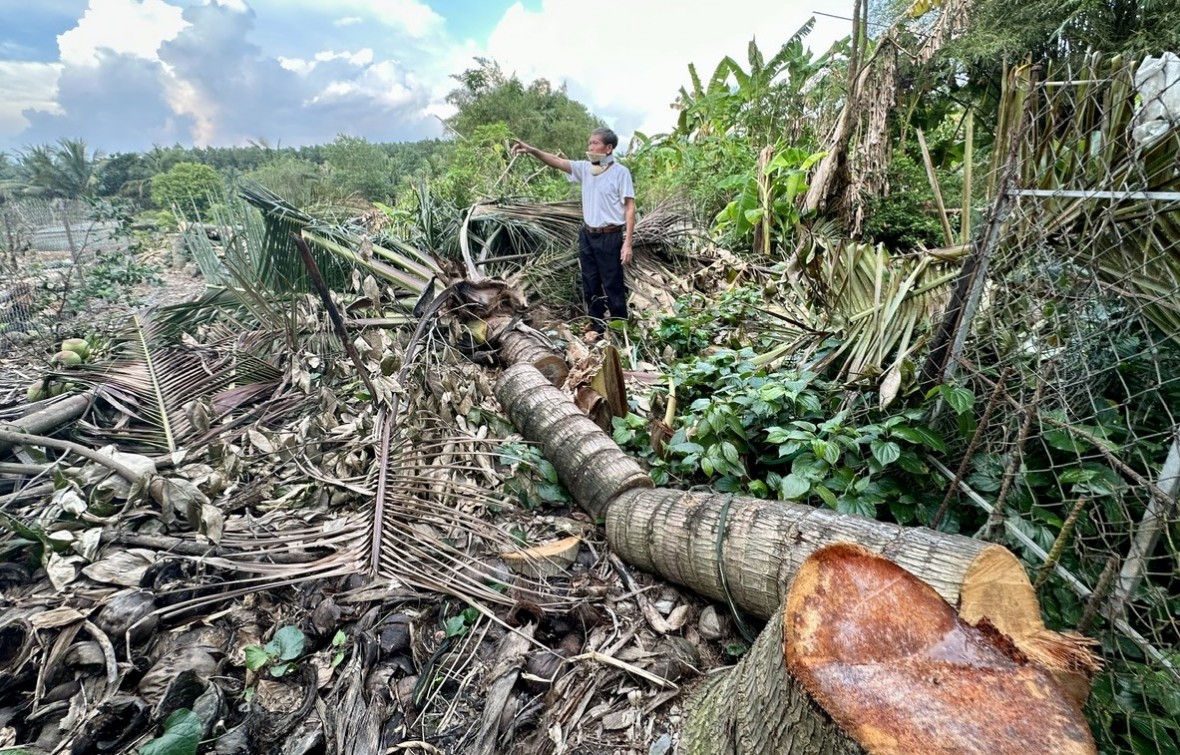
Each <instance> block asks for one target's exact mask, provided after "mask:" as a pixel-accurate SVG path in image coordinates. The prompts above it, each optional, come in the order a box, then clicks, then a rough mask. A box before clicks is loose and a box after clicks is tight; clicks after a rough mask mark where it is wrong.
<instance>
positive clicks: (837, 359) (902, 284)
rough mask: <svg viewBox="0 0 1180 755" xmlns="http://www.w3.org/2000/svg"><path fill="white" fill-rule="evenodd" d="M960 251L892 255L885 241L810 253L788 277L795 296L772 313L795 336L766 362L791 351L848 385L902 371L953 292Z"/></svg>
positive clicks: (795, 355) (786, 298) (784, 300)
mask: <svg viewBox="0 0 1180 755" xmlns="http://www.w3.org/2000/svg"><path fill="white" fill-rule="evenodd" d="M956 253H958V254H961V250H958V249H956V250H935V251H933V252H921V253H916V254H910V255H891V254H889V253H888V252H887V251H886V250H885V248H884V247H882V246H875V247H874V246H872V245H870V244H856V243H852V242H850V243H847V244H845V245H844V246H843V247H837V248H835V249H832V250H823V251H816V252H813V253H811V254H809V255H808V260H809V261H808V263H807V266H805V267H803V268H800V269H799V271H797V272H796V274H795V276H794V277H792V276H788V282H789V285H791V287H792V289H793V290H794V292H795V293H796V296H793V297H784V298H783V300H782V301H780V302H779V303H778V306H777V307H774V308H771V309H769V310H768V311H769V312H770V313H771V314H773V315H775V316H777V317H778V318H779V319H780V320H781V321H782V322H783V328H784V329H785V330H786V331H787V332H788V333H792V334H793V336H794V337H793V339H792V340H790V341H787V342H785V343H784V344H783V345H782V346H781V347H779V348H778V349H776V350H774V351H773V352H771V353H770V354H768V355H765V356H764V357H763V358H762V360H761V361H769V360H772V359H776V358H778V357H780V356H783V355H786V354H792V355H794V357H795V358H798V359H799V360H800V361H804V362H807V363H808V367H809V368H810V369H815V370H829V369H830V370H833V372H834V374H833V377H834V378H835V379H839V380H844V381H848V382H860V381H866V380H873V379H878V378H881V377H882V376H883V375H885V374H886V373H888V372H891V371H896V370H900V369H901V365H902V363H903V361H904V360H905V359H906V358H907V357H909V356H910V355H911V354H912V353H913V352H914V351H915V350H916V349H917V348H919V347H920V346H921V344H922V343H923V342H924V340H925V337H926V327H927V323H928V322H929V320H930V317H931V316H932V315H933V314H935V313H937V312H939V311H941V308H942V306H943V304H944V300H945V298H946V297H947V296H948V295H949V285H948V284H950V282H951V281H953V280H954V277H955V275H956V273H957V270H958V264H957V262H955V261H953V258H954V257H955V256H956ZM948 260H950V261H948ZM803 270H806V271H807V273H806V276H805V277H804V276H803V275H802V271H803ZM800 294H802V295H800ZM832 337H835V341H836V343H835V345H834V346H833V345H832V344H831V342H830V341H829V339H831V338H832Z"/></svg>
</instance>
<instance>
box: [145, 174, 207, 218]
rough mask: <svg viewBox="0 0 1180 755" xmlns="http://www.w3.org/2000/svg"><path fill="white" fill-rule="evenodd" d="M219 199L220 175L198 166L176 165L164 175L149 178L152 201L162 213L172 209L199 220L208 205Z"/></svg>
mask: <svg viewBox="0 0 1180 755" xmlns="http://www.w3.org/2000/svg"><path fill="white" fill-rule="evenodd" d="M221 195H222V180H221V174H220V173H218V172H217V171H216V170H214V169H213V168H211V167H209V166H208V165H201V164H200V163H177V164H176V165H173V166H172V169H171V170H169V171H168V172H167V173H160V174H157V175H156V176H154V177H153V178H152V201H153V202H154V203H156V204H157V205H159V206H160V207H162V208H164V209H173V208H176V209H177V210H179V211H180V212H181V213H184V214H186V215H187V214H188V213H190V212H192V213H193V214H195V215H196V216H197V217H198V218H203V215H204V213H205V211H206V210H208V209H209V206H210V204H212V203H213V202H214V201H215V200H217V199H219V198H220V197H221Z"/></svg>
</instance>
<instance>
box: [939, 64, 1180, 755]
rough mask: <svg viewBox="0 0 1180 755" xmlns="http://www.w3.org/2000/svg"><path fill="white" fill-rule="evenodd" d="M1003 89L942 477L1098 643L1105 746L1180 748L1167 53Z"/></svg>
mask: <svg viewBox="0 0 1180 755" xmlns="http://www.w3.org/2000/svg"><path fill="white" fill-rule="evenodd" d="M1166 62H1167V61H1166ZM1137 70H1138V72H1139V75H1138V76H1136V71H1137ZM1161 71H1163V73H1162V74H1161V73H1160V72H1161ZM1149 73H1150V74H1151V76H1154V79H1151V80H1149V76H1148V74H1149ZM1009 84H1010V85H1009V87H1008V90H1007V92H1006V95H1005V97H1006V103H1005V105H1006V107H1008V108H1010V111H1011V112H1017V111H1020V112H1023V117H1022V118H1020V119H1019V124H1020V125H1013V126H1012V127H1011V129H1010V130H1009V131H1007V132H1006V133H1001V134H999V135H998V136H997V146H996V150H997V152H998V153H1003V154H1005V155H1006V157H1007V165H1008V170H1007V171H1006V175H1007V180H1006V181H1002V182H1001V184H1000V189H999V191H1000V199H997V200H996V203H995V212H997V213H998V214H999V216H1000V217H998V218H997V220H998V221H1001V222H1000V225H999V226H998V228H999V232H998V233H996V234H994V235H993V236H991V237H986V238H984V240H983V241H981V242H980V243H979V245H978V246H977V249H976V262H977V263H978V265H979V268H978V269H977V270H976V275H975V278H974V281H973V285H972V287H971V288H970V290H966V289H965V290H963V291H961V292H960V296H961V297H962V298H964V301H963V306H964V310H965V315H964V317H963V318H962V319H961V321H960V329H959V331H958V332H957V333H956V339H955V340H954V346H953V349H952V350H951V353H950V358H949V359H948V360H947V361H946V362H945V363H943V365H941V368H942V369H943V370H944V377H945V376H947V375H952V374H953V375H955V379H957V380H959V381H960V382H963V383H965V384H968V385H970V386H971V387H972V388H973V390H974V393H975V395H976V397H977V401H978V402H979V403H978V404H977V411H975V412H974V415H975V418H976V419H973V420H967V421H968V422H971V423H973V425H974V426H972V427H967V428H960V429H962V430H965V432H964V433H963V436H964V437H967V438H971V441H970V444H969V446H968V450H967V454H966V456H967V459H966V461H965V463H964V464H963V466H962V467H961V468H960V469H959V470H950V469H945V470H944V474H946V476H947V477H949V478H952V479H953V480H954V481H955V483H956V486H955V487H956V491H957V492H958V494H959V498H958V499H957V500H956V501H954V502H953V505H957V506H958V507H960V512H962V511H966V510H968V509H980V508H982V509H983V510H984V511H986V512H987V513H986V516H981V515H980V514H979V512H978V511H974V512H973V513H974V516H973V517H971V518H974V519H976V520H977V521H980V520H982V521H985V522H986V524H985V525H984V526H983V527H982V530H981V533H980V534H981V535H982V536H984V537H988V538H991V539H994V540H997V541H1000V542H1003V543H1004V544H1005V545H1008V546H1009V547H1011V548H1012V549H1013V550H1014V551H1015V552H1017V553H1019V554H1021V555H1022V557H1023V558H1025V559H1026V561H1027V562H1028V563H1029V565H1030V568H1031V570H1032V573H1033V575H1034V581H1035V584H1036V586H1037V588H1038V591H1039V595H1040V598H1041V601H1042V604H1043V606H1044V608H1045V610H1046V613H1047V614H1048V616H1049V618H1050V619H1051V620H1052V621H1053V622H1054V623H1055V624H1056V627H1057V628H1064V629H1076V630H1078V631H1080V632H1082V633H1084V634H1087V635H1089V636H1091V637H1096V638H1098V640H1099V641H1100V643H1101V645H1100V647H1101V654H1102V655H1103V657H1104V661H1105V666H1104V669H1103V671H1102V672H1101V673H1100V674H1099V676H1098V677H1097V678H1096V679H1095V681H1094V687H1093V690H1092V694H1091V697H1090V703H1089V705H1090V714H1091V720H1092V721H1094V722H1095V724H1096V726H1095V729H1096V734H1097V735H1098V739H1099V746H1100V749H1101V750H1102V751H1104V752H1136V753H1141V752H1160V753H1169V752H1180V725H1178V724H1177V721H1178V720H1180V644H1178V640H1180V595H1178V588H1180V576H1178V575H1180V509H1178V507H1177V486H1178V483H1180V436H1178V435H1177V432H1178V428H1180V417H1178V415H1180V168H1178V165H1180V164H1178V157H1180V60H1177V61H1175V65H1174V66H1171V67H1170V68H1169V66H1168V65H1159V64H1157V63H1153V62H1152V61H1147V62H1146V63H1144V64H1141V65H1139V66H1136V65H1133V64H1129V63H1126V62H1123V61H1119V60H1113V61H1106V60H1102V59H1100V58H1098V57H1094V58H1092V59H1091V60H1090V61H1089V62H1088V64H1087V65H1085V66H1084V67H1082V68H1081V69H1080V70H1068V71H1051V72H1047V73H1046V74H1045V75H1043V76H1039V72H1038V71H1036V70H1032V69H1020V70H1018V71H1016V72H1014V74H1013V76H1012V79H1011V80H1010V82H1009ZM1157 105H1159V107H1156V106H1157ZM1014 123H1015V122H1014ZM1008 139H1010V140H1009V141H1005V140H1008ZM967 518H968V517H964V519H967Z"/></svg>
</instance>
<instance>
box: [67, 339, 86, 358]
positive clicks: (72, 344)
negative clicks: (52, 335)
mask: <svg viewBox="0 0 1180 755" xmlns="http://www.w3.org/2000/svg"><path fill="white" fill-rule="evenodd" d="M61 350H62V351H72V352H74V353H75V354H77V355H78V356H80V357H82V358H83V359H85V358H86V357H88V356H90V342H89V341H87V340H86V339H85V338H67V339H66V340H64V341H62V342H61Z"/></svg>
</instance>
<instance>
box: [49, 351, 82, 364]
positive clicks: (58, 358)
mask: <svg viewBox="0 0 1180 755" xmlns="http://www.w3.org/2000/svg"><path fill="white" fill-rule="evenodd" d="M53 361H55V362H59V363H61V364H64V365H65V366H67V367H73V366H75V365H79V364H82V355H81V354H79V353H78V352H76V351H59V352H57V353H56V354H54V355H53Z"/></svg>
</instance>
